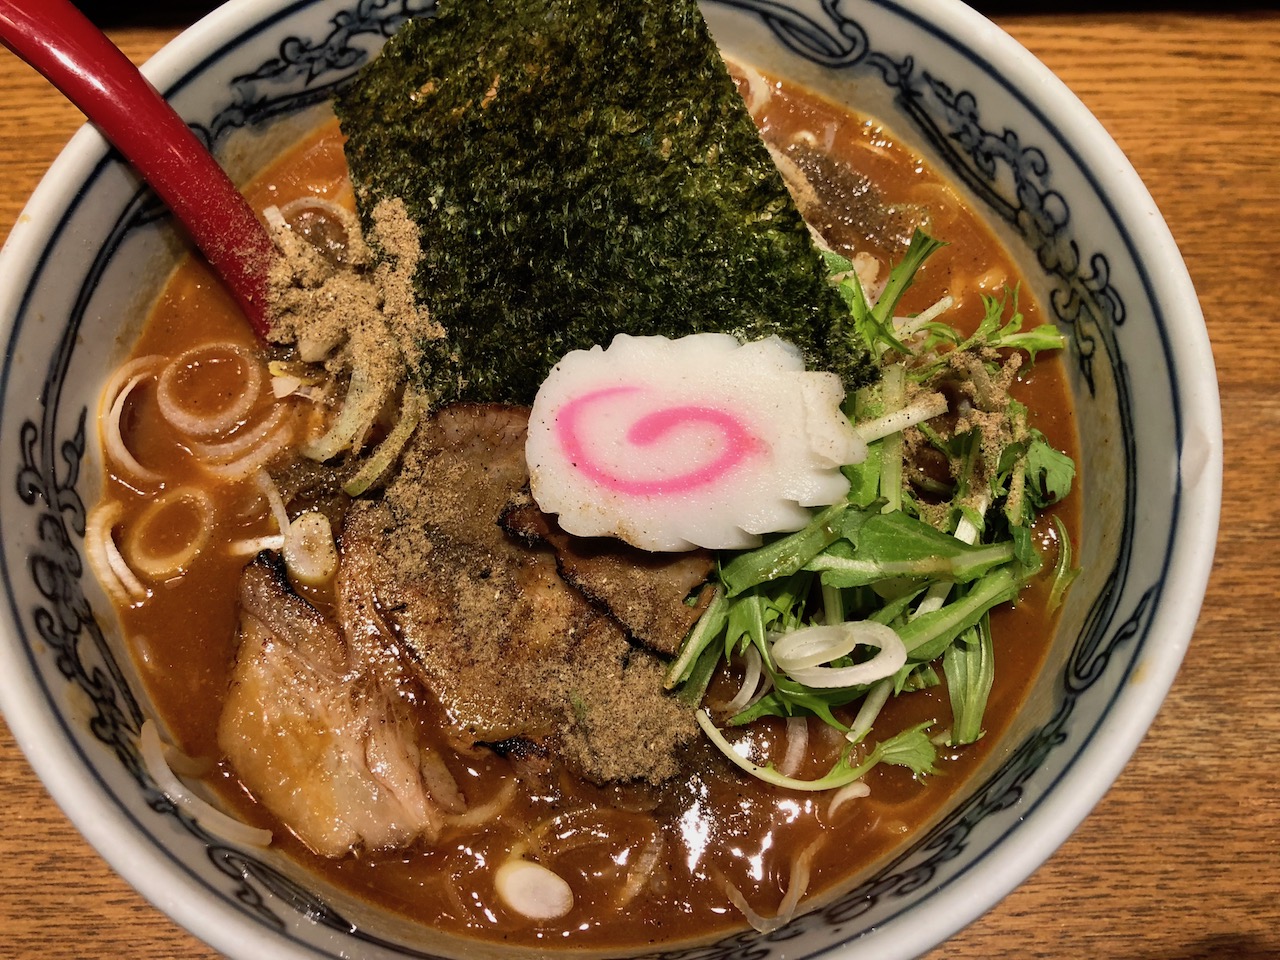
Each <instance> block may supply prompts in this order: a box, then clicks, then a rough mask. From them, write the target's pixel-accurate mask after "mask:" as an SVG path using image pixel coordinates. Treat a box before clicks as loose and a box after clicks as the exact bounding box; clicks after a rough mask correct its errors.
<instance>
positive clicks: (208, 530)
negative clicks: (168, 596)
mask: <svg viewBox="0 0 1280 960" xmlns="http://www.w3.org/2000/svg"><path fill="white" fill-rule="evenodd" d="M177 503H185V504H189V505H190V506H192V507H194V508H195V512H196V515H197V518H198V523H197V524H196V530H195V533H194V535H193V536H192V538H191V539H190V540H188V541H187V542H186V543H185V544H183V545H182V546H181V547H179V548H178V549H177V550H174V551H172V552H171V553H156V552H154V551H152V550H149V549H146V548H145V547H144V543H145V541H146V538H147V531H148V530H149V529H150V527H151V525H152V524H153V523H155V522H156V521H157V520H158V519H159V518H160V517H161V516H162V515H163V513H164V512H165V511H166V510H168V509H170V508H171V507H172V506H174V505H175V504H177ZM212 535H213V501H212V500H211V499H210V498H209V494H207V493H206V492H205V491H203V490H201V489H200V488H199V487H192V486H185V487H176V488H174V489H173V490H169V491H166V492H165V493H164V494H162V495H161V496H160V497H158V498H157V499H155V500H153V501H152V502H151V503H150V504H148V505H147V508H146V509H145V510H143V511H142V513H141V514H139V516H138V519H137V521H136V522H135V523H134V525H133V528H132V529H131V530H130V531H129V537H128V539H127V540H126V542H125V546H126V548H127V549H128V551H129V555H130V558H131V559H132V561H133V566H134V567H136V568H137V569H138V570H139V571H140V572H141V573H143V574H144V575H145V576H147V577H149V578H150V579H152V580H163V579H166V578H168V577H172V576H176V575H177V574H180V573H182V572H183V571H184V570H185V569H186V567H187V565H188V564H189V563H190V562H191V561H192V559H193V558H194V557H195V556H196V555H197V554H198V553H199V552H200V551H201V550H203V549H204V548H205V546H206V545H207V544H208V543H209V539H210V537H212Z"/></svg>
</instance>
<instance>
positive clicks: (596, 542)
mask: <svg viewBox="0 0 1280 960" xmlns="http://www.w3.org/2000/svg"><path fill="white" fill-rule="evenodd" d="M502 526H503V529H505V530H506V531H507V532H508V533H510V534H512V535H513V536H516V537H519V538H520V539H521V540H523V541H525V542H526V543H528V544H530V545H531V546H532V545H536V544H539V543H545V544H547V545H548V546H550V547H551V549H552V550H554V551H555V555H556V568H557V569H558V570H559V572H560V576H562V577H563V578H564V579H565V581H566V582H567V583H569V584H570V585H571V586H573V587H575V588H577V590H578V592H580V593H581V594H582V595H583V596H584V597H586V598H587V599H588V600H590V601H591V602H592V603H594V604H596V605H597V606H598V607H600V608H601V609H603V610H604V611H606V612H607V613H609V614H610V615H611V616H612V617H613V618H614V619H615V620H617V621H618V623H620V624H621V625H622V628H623V629H624V630H625V631H626V632H627V636H629V637H630V638H631V639H632V640H634V641H635V642H636V643H639V644H641V645H642V646H645V647H648V648H649V649H650V650H653V651H655V652H657V653H661V654H663V655H665V656H668V657H673V656H675V654H676V652H677V651H678V650H679V649H680V644H681V642H683V640H684V638H685V634H687V633H688V632H689V629H690V628H691V627H692V626H693V625H694V624H695V623H697V621H698V618H699V617H700V616H702V613H703V611H704V610H706V609H707V605H708V604H709V603H710V602H711V587H710V585H709V584H708V583H707V578H708V577H710V576H711V571H712V570H714V569H715V557H714V555H713V554H712V553H711V551H710V550H690V551H686V552H684V553H648V552H646V551H644V550H639V549H637V548H636V547H633V546H631V545H630V544H627V543H623V542H622V541H621V540H612V539H609V538H606V537H575V536H573V535H572V534H568V533H565V532H564V531H563V530H561V529H560V526H559V524H557V523H556V521H555V518H554V517H551V516H548V515H547V514H545V513H543V512H542V511H541V510H539V509H538V505H537V504H536V503H534V502H533V501H532V500H520V501H517V502H515V503H512V504H510V505H508V506H507V507H506V508H505V509H504V510H503V512H502ZM695 590H696V591H697V594H696V597H695V600H694V602H693V603H685V600H686V599H687V598H688V597H690V596H694V591H695Z"/></svg>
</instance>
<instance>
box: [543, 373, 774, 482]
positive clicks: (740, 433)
mask: <svg viewBox="0 0 1280 960" xmlns="http://www.w3.org/2000/svg"><path fill="white" fill-rule="evenodd" d="M641 390H642V388H640V387H635V386H621V387H605V388H603V389H600V390H594V391H592V392H591V393H586V394H583V395H582V396H580V397H575V398H574V399H573V400H570V401H569V402H568V403H566V404H565V405H564V406H562V407H561V408H560V410H559V411H558V413H557V414H556V422H555V434H556V439H557V440H558V441H559V443H560V448H561V449H562V450H563V451H564V454H565V456H566V457H568V459H569V462H570V463H571V464H572V465H573V466H574V467H575V468H576V469H577V470H578V471H579V472H581V473H582V474H584V475H585V476H587V477H589V478H590V479H591V480H593V481H595V482H596V483H598V484H600V485H601V486H602V487H605V488H606V489H609V490H613V491H615V492H617V493H623V494H627V495H629V496H635V497H643V496H669V495H672V494H680V493H689V492H690V491H693V490H697V489H699V488H702V487H706V486H709V485H710V484H713V483H715V482H716V481H717V480H719V479H720V478H721V477H723V476H725V475H726V474H728V473H730V472H732V471H733V470H734V468H735V467H737V466H738V465H739V464H741V463H742V462H743V461H744V460H746V459H747V458H748V457H750V456H752V455H753V454H755V453H757V452H759V451H761V450H763V449H764V444H763V443H762V442H761V441H760V440H759V439H758V438H757V437H756V436H755V435H754V434H753V433H752V432H751V431H750V430H749V429H747V427H746V426H745V425H744V424H743V422H742V421H741V420H739V419H738V418H737V417H735V416H733V415H732V414H730V413H726V412H725V411H724V410H719V409H717V408H715V407H709V406H703V405H700V404H685V405H682V406H674V407H666V408H664V409H661V410H655V411H653V412H652V413H648V414H645V415H644V416H643V417H641V418H640V419H639V420H637V421H636V422H635V423H633V424H632V425H631V426H630V428H628V430H627V433H626V439H627V442H628V443H632V444H635V445H636V446H641V447H643V446H650V445H652V444H654V443H658V442H659V441H661V440H662V439H663V437H665V436H667V435H668V434H670V433H671V432H672V431H673V430H676V429H678V428H679V427H682V426H685V425H687V424H691V423H702V424H707V425H709V426H712V427H715V428H717V429H718V430H719V431H720V432H721V435H722V436H723V438H724V450H723V451H722V452H721V454H720V456H718V457H717V458H716V459H715V460H713V461H712V462H711V463H708V464H706V465H704V466H701V467H698V468H697V469H695V470H690V471H688V472H686V473H682V474H678V475H676V476H674V477H664V478H662V479H655V480H633V479H630V478H628V477H620V476H618V475H617V474H615V473H612V472H611V471H610V470H609V468H608V467H605V466H603V465H601V464H600V463H599V462H598V461H597V460H596V459H595V458H594V457H593V456H592V455H591V454H590V452H589V451H588V450H587V448H586V446H585V445H584V443H583V440H582V437H581V434H580V429H579V424H580V420H581V419H582V416H583V415H584V414H585V413H586V411H587V409H588V408H589V407H592V406H593V405H595V404H597V403H599V402H600V401H602V400H607V399H608V398H610V397H617V396H621V395H624V394H634V393H639V392H641Z"/></svg>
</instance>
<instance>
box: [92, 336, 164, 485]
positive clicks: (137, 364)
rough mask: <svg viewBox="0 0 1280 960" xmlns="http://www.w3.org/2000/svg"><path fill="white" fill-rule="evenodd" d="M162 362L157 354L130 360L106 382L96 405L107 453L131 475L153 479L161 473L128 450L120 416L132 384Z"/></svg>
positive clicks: (146, 377)
mask: <svg viewBox="0 0 1280 960" xmlns="http://www.w3.org/2000/svg"><path fill="white" fill-rule="evenodd" d="M163 364H164V358H163V357H161V356H158V355H152V356H147V357H137V358H135V359H133V360H130V361H129V362H128V363H126V364H125V365H124V366H122V367H121V368H120V369H119V370H117V371H116V372H115V374H114V375H113V376H112V377H111V379H110V380H109V381H107V385H106V387H105V388H104V389H103V391H102V401H101V403H100V404H99V408H98V422H99V423H101V424H102V434H103V446H104V447H105V449H106V451H107V456H108V457H110V458H111V460H112V461H114V462H115V463H116V464H117V465H118V466H120V467H123V468H124V469H125V472H127V473H129V474H131V475H132V476H133V477H135V478H137V479H139V480H147V481H152V482H154V481H156V480H159V479H160V474H158V473H156V472H155V471H154V470H148V469H147V468H146V467H144V466H143V465H142V464H140V463H139V462H138V461H137V459H136V458H135V457H134V455H133V454H132V453H130V452H129V448H128V446H127V445H126V444H125V442H124V433H123V432H122V430H121V427H120V418H121V416H122V414H123V413H124V405H125V402H126V401H127V400H128V398H129V394H130V393H131V392H132V391H133V389H134V387H136V386H137V385H138V384H139V383H141V382H142V381H143V380H147V379H150V378H151V377H154V376H155V374H156V371H157V370H159V369H160V367H161V366H162V365H163Z"/></svg>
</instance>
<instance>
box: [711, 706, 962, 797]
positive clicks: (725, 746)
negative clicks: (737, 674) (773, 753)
mask: <svg viewBox="0 0 1280 960" xmlns="http://www.w3.org/2000/svg"><path fill="white" fill-rule="evenodd" d="M696 716H697V719H698V725H699V726H700V727H702V731H703V733H705V734H706V735H707V737H708V738H709V739H710V740H711V742H712V743H714V744H715V745H716V747H717V748H718V749H719V750H720V752H721V753H723V754H724V755H725V756H726V757H728V758H729V759H730V760H732V761H733V763H734V764H736V765H737V766H738V767H740V768H741V769H743V770H745V771H746V772H747V773H749V774H751V775H752V776H754V777H756V778H757V779H760V780H763V781H764V782H765V783H771V784H773V785H774V786H775V787H785V788H787V789H789V790H805V791H817V790H834V789H835V788H837V787H843V786H847V785H848V784H850V783H853V782H855V781H857V780H861V779H862V778H863V777H865V776H866V775H867V774H868V773H870V772H871V771H872V770H873V769H874V768H875V767H877V766H879V765H880V764H882V763H887V764H890V765H892V766H898V767H906V768H907V769H909V770H910V771H911V772H912V773H913V774H914V775H915V776H917V777H923V776H927V775H928V774H931V773H933V772H934V763H935V761H936V760H937V757H938V751H937V748H936V747H935V746H934V745H933V743H932V741H930V739H929V736H928V733H927V732H926V731H927V730H928V728H929V726H930V724H928V723H921V724H918V725H917V726H914V727H911V728H909V729H907V730H903V731H902V732H901V733H898V734H895V735H894V736H892V737H890V738H889V739H887V740H883V741H881V742H880V743H877V744H876V745H875V746H874V747H872V748H871V750H870V751H868V753H867V755H866V756H865V757H863V758H862V759H861V760H859V761H857V762H856V763H855V762H854V758H855V756H856V754H855V753H854V748H853V745H852V744H850V745H849V746H848V747H846V748H845V749H844V751H843V752H842V754H841V756H840V759H839V760H837V761H836V763H835V765H834V766H833V767H832V768H831V769H830V770H829V771H828V772H827V773H826V774H825V775H824V776H821V777H819V778H818V779H816V780H800V779H797V778H796V777H788V776H787V775H785V774H782V773H779V772H778V771H777V770H776V769H774V766H773V764H758V763H754V762H752V761H751V760H748V759H747V758H746V757H744V756H743V755H742V754H740V753H739V752H738V751H737V750H735V749H734V748H733V744H731V743H730V742H729V740H728V738H726V737H725V735H724V734H723V733H721V732H720V731H719V730H718V729H716V725H715V724H714V723H713V722H712V720H711V717H710V715H709V714H708V713H707V712H706V711H705V710H699V711H698V712H697V714H696Z"/></svg>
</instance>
